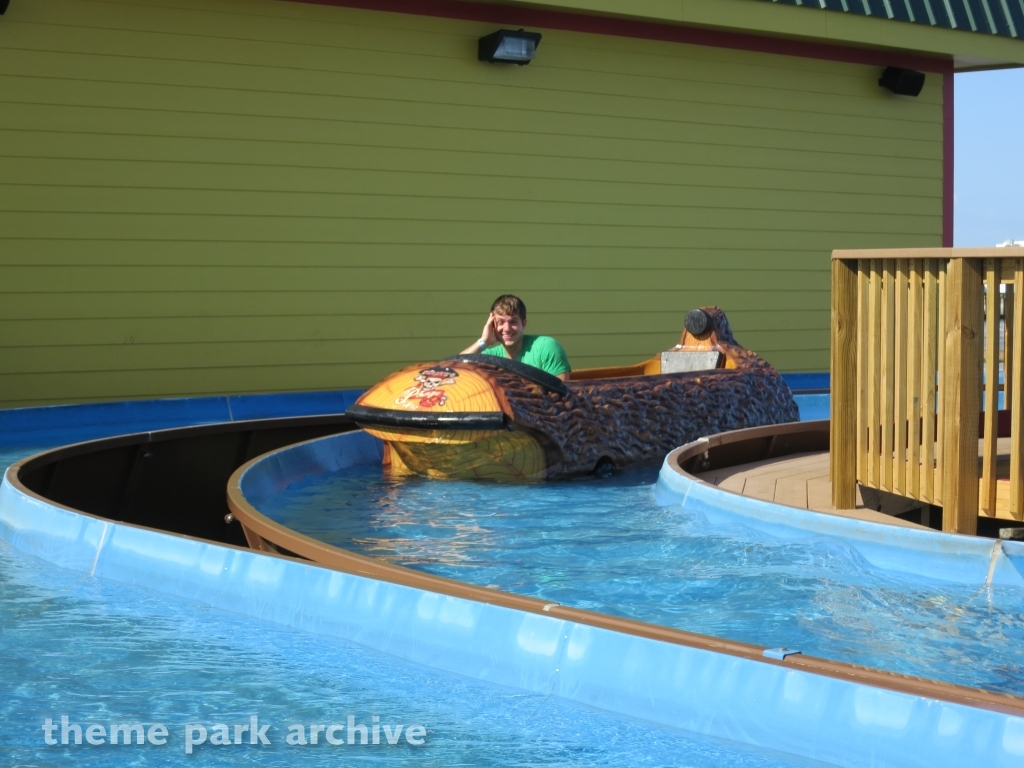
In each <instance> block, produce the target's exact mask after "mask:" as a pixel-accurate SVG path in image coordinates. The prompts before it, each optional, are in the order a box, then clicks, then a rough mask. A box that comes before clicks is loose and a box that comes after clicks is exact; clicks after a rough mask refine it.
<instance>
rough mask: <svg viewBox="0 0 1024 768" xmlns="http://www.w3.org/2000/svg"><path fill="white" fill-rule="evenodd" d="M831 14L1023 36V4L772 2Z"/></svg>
mask: <svg viewBox="0 0 1024 768" xmlns="http://www.w3.org/2000/svg"><path fill="white" fill-rule="evenodd" d="M771 2H773V3H781V4H783V5H800V6H805V7H807V8H822V9H825V10H829V11H843V12H845V13H855V14H857V15H858V16H877V17H879V18H883V19H895V20H896V21H909V22H911V23H913V24H927V25H928V26H931V27H945V28H947V29H961V30H965V31H967V32H981V33H983V34H987V35H1000V36H1002V37H1015V38H1021V37H1022V36H1024V0H771Z"/></svg>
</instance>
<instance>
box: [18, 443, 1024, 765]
mask: <svg viewBox="0 0 1024 768" xmlns="http://www.w3.org/2000/svg"><path fill="white" fill-rule="evenodd" d="M697 448H698V449H700V450H704V447H703V446H701V445H698V446H697ZM684 451H685V449H684ZM677 454H678V452H677ZM677 454H673V456H670V458H669V461H668V462H666V465H665V468H663V471H662V476H663V480H664V481H665V482H664V483H663V485H664V488H663V490H664V492H665V493H669V494H671V493H681V494H682V495H683V498H684V503H698V502H699V503H706V504H713V503H714V500H713V499H711V497H709V496H707V497H706V496H704V494H705V493H707V488H706V487H705V488H699V487H697V486H694V485H692V484H689V485H688V484H687V483H688V482H691V481H692V479H691V481H688V480H687V478H686V477H685V476H684V475H682V474H681V470H680V472H679V473H678V474H679V479H673V478H671V476H670V478H669V479H667V480H666V479H665V475H666V472H676V468H677V467H678V465H679V459H680V455H677ZM363 461H379V448H378V446H377V445H376V443H375V441H373V440H372V439H370V438H368V437H367V436H366V435H364V434H362V433H358V432H355V433H348V434H344V435H338V436H332V437H328V438H322V439H319V440H314V441H310V442H307V443H303V444H299V445H297V446H292V447H289V448H286V449H282V450H279V451H275V452H273V453H271V454H268V455H267V456H265V457H263V458H261V459H257V460H254V461H253V462H250V463H249V464H248V465H247V466H245V467H243V468H242V469H240V470H239V472H237V473H236V475H235V476H234V478H233V481H232V487H231V492H232V494H233V495H234V496H235V502H236V503H244V504H248V505H249V506H250V507H251V508H252V512H251V513H250V514H251V515H252V516H253V517H252V519H253V520H256V519H257V517H256V516H258V515H259V513H258V512H256V511H255V507H252V505H251V504H249V502H250V501H256V502H257V504H258V501H259V499H260V498H261V497H262V496H263V495H265V494H266V493H269V492H271V491H272V490H273V489H275V488H278V487H283V486H286V485H287V484H289V483H291V482H294V481H296V480H298V479H301V477H303V476H305V475H306V474H307V473H309V472H311V471H312V472H320V471H332V470H333V469H337V468H339V467H341V466H344V465H345V464H346V463H348V464H355V463H359V462H363ZM17 471H18V465H15V466H14V467H12V468H11V469H10V470H9V471H8V473H7V475H6V476H5V478H4V481H3V484H2V486H0V538H2V539H3V540H5V541H6V542H8V543H9V544H11V545H12V546H14V547H16V548H17V549H19V550H21V551H23V552H26V553H29V554H32V555H35V556H38V557H41V558H43V559H45V560H48V561H50V562H53V563H56V564H58V565H60V566H61V567H64V568H70V569H73V570H77V571H79V572H82V573H86V574H90V575H94V576H96V577H99V578H109V579H113V580H117V581H121V582H126V583H131V584H138V585H141V586H145V587H147V588H149V589H156V590H159V591H162V592H165V593H168V594H173V595H176V596H179V597H183V598H186V599H189V600H193V601H196V602H198V603H201V604H205V605H209V606H212V607H216V608H220V609H224V610H229V611H232V612H235V613H241V614H244V615H249V616H253V617H256V618H260V619H262V620H269V621H274V622H276V623H279V624H282V625H286V626H290V627H295V628H299V629H305V630H311V631H315V632H318V633H322V634H328V635H333V636H337V637H341V638H346V639H350V640H353V641H355V642H358V643H360V644H362V645H365V646H368V647H371V648H376V649H380V650H383V651H386V652H387V653H390V654H393V655H395V656H398V657H401V658H403V659H407V660H410V661H414V662H418V663H421V664H425V665H427V666H430V667H434V668H438V669H443V670H447V671H450V672H454V673H457V674H462V675H467V676H471V677H474V678H478V679H482V680H487V681H490V682H494V683H498V684H500V685H506V686H510V687H513V688H519V689H522V690H524V691H529V692H533V693H541V694H544V695H551V696H559V697H562V698H564V699H567V700H571V701H575V702H579V703H582V704H584V705H587V706H591V707H596V708H599V709H603V710H607V711H611V712H614V713H618V714H621V715H626V716H629V717H634V718H638V719H641V720H645V721H649V722H654V723H658V724H662V725H667V726H671V727H675V728H682V729H685V730H688V731H692V732H695V733H699V734H705V735H708V736H712V737H716V738H725V739H729V740H732V741H736V742H739V743H742V744H748V745H751V746H754V747H759V748H766V749H771V750H778V751H780V752H785V753H790V754H793V755H797V756H800V757H805V758H810V759H815V760H820V761H824V762H826V763H829V764H833V765H842V766H846V765H850V766H853V765H862V764H864V763H866V762H867V763H870V764H873V765H892V766H922V767H923V766H941V765H964V764H986V765H991V766H1010V765H1017V764H1019V763H1020V761H1021V759H1022V757H1024V706H1022V703H1021V702H1020V700H1019V699H1014V698H1013V697H1008V696H1000V695H998V694H989V693H985V692H982V691H973V690H971V689H962V688H956V687H955V686H948V685H945V684H938V683H930V682H928V681H915V680H912V679H906V678H901V677H900V676H898V675H888V674H886V673H877V672H874V671H872V670H864V669H859V668H853V667H850V666H849V665H843V664H838V663H834V662H827V661H824V660H814V659H806V658H803V659H802V658H801V657H799V656H788V657H786V658H784V659H782V660H777V659H771V658H765V657H764V656H763V655H762V653H763V651H764V649H761V648H758V647H755V646H748V645H745V644H741V643H731V642H729V641H723V640H717V639H715V638H701V637H700V636H690V635H688V634H687V633H682V632H678V631H676V630H668V629H665V628H659V627H651V626H649V625H642V624H639V623H638V622H630V621H628V620H623V619H616V618H613V617H603V616H600V615H597V614H589V613H587V612H585V611H578V610H574V609H569V608H565V607H564V606H558V605H555V604H543V603H541V602H540V601H535V600H531V599H530V598H522V597H518V598H517V597H516V596H512V595H502V594H500V593H495V592H494V591H493V590H481V591H482V592H484V593H485V594H468V593H467V594H460V593H459V592H460V590H464V589H467V588H468V589H476V588H469V587H468V585H460V584H458V583H450V584H447V585H446V584H439V583H437V582H430V583H427V581H423V582H419V583H412V582H413V581H414V579H415V578H417V577H418V578H420V579H424V580H428V581H429V580H432V579H436V577H431V576H429V575H427V574H415V573H414V572H411V571H406V569H401V568H398V569H394V570H395V571H400V572H403V571H404V572H406V573H405V574H402V573H394V572H388V573H383V572H375V573H373V575H374V576H376V578H371V577H369V576H367V575H364V574H362V573H360V571H361V570H363V571H365V572H366V573H370V572H371V571H372V566H373V565H374V563H373V561H367V559H366V558H359V557H358V556H355V555H350V557H351V558H354V561H352V562H351V563H348V564H346V566H345V567H344V568H343V569H339V566H337V565H335V566H334V567H324V566H319V565H315V564H311V563H309V562H303V561H299V560H295V559H292V558H288V557H283V556H281V555H279V554H277V553H273V552H271V553H259V552H254V551H252V550H245V549H241V548H237V547H231V546H224V545H218V544H214V543H211V542H208V541H203V540H198V539H193V538H188V537H184V536H178V535H173V534H167V533H163V532H160V531H156V530H153V529H148V528H143V527H138V526H133V525H129V524H124V523H115V522H111V521H108V520H104V519H101V518H98V517H94V516H91V515H87V514H83V513H80V512H77V511H75V510H72V509H69V508H66V507H62V506H60V505H58V504H55V503H53V502H51V501H48V500H46V499H44V498H42V497H41V496H39V495H37V494H34V493H32V492H31V491H29V490H28V489H27V488H25V487H24V486H23V485H22V484H21V483H20V482H18V479H17ZM719 493H724V492H719ZM246 494H251V498H250V497H247V496H246ZM238 499H241V501H240V502H239V501H238ZM709 499H710V500H709ZM726 501H729V500H726ZM768 506H776V505H768ZM769 512H770V510H765V509H761V508H758V509H757V510H756V514H754V515H752V516H751V517H750V518H748V519H751V520H754V519H757V520H762V521H764V524H765V525H768V524H769V522H770V514H769ZM732 513H733V514H738V512H737V510H736V509H733V510H732ZM794 520H795V521H796V524H795V525H794V526H793V527H794V530H796V531H799V530H800V521H799V520H797V519H796V518H794V519H793V520H790V521H789V522H790V523H793V522H794ZM851 530H852V529H851ZM773 533H777V529H773ZM794 535H800V534H799V533H798V532H797V533H794ZM870 538H871V537H870V536H862V537H861V539H862V540H870ZM979 543H980V544H983V545H986V546H988V547H990V546H991V545H990V544H989V543H988V542H979ZM293 546H294V545H293ZM292 551H295V550H294V549H293V550H292ZM1003 551H1005V552H1007V553H1008V554H1007V555H1006V556H1007V560H1008V562H1009V563H1010V565H1013V561H1014V559H1015V558H1016V556H1017V555H1016V552H1015V550H1013V548H1011V547H1008V548H1007V549H1006V550H1003ZM299 554H302V553H299ZM958 557H966V558H967V559H970V560H972V561H973V560H975V559H976V557H974V556H971V555H970V553H966V552H962V553H960V554H958ZM364 561H366V562H364ZM389 568H393V567H391V566H389ZM346 571H349V572H346ZM993 573H994V574H995V573H998V574H999V575H998V578H1004V575H1005V577H1006V578H1009V577H1010V574H1009V572H1008V571H1006V570H1005V568H1004V567H1003V565H1002V564H999V565H997V567H996V568H995V570H994V572H993ZM405 575H409V580H410V583H403V578H404V576H405ZM438 581H440V582H444V581H446V580H438Z"/></svg>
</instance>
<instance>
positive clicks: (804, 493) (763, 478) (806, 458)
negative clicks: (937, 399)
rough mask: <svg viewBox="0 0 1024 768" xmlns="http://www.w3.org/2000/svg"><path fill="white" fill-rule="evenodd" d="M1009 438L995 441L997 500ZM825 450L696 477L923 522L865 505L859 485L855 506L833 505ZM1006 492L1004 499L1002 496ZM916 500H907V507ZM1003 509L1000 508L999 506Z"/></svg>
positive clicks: (773, 497)
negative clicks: (997, 480) (997, 479)
mask: <svg viewBox="0 0 1024 768" xmlns="http://www.w3.org/2000/svg"><path fill="white" fill-rule="evenodd" d="M983 450H984V444H983V441H982V440H979V441H978V457H979V458H978V471H979V474H980V472H981V456H982V454H983ZM1009 454H1010V438H1007V437H1001V438H999V440H998V443H997V460H996V462H995V464H996V476H997V477H998V478H999V481H1000V482H999V490H1000V497H999V498H1000V500H1001V501H1005V502H1006V504H1008V503H1009V495H1008V493H1004V492H1003V490H1002V489H1003V488H1005V487H1008V486H1009V474H1010V461H1009V459H1010V455H1009ZM828 462H829V456H828V451H815V452H812V453H796V454H793V455H790V456H783V457H780V458H777V459H766V460H764V461H755V462H751V463H750V464H739V465H737V466H734V467H724V468H722V469H715V470H711V471H709V472H703V473H701V474H699V475H697V477H699V478H700V479H701V480H703V481H704V482H706V483H711V484H712V485H717V486H718V487H719V488H722V489H724V490H727V491H732V492H733V493H738V494H740V495H742V496H749V497H751V498H754V499H762V500H763V501H773V502H775V503H776V504H785V505H786V506H787V507H796V508H797V509H810V510H813V511H815V512H827V513H829V514H833V515H842V516H844V517H855V518H858V519H860V520H871V521H873V522H879V523H889V524H891V525H902V526H910V527H913V528H919V527H922V526H919V525H917V523H911V522H908V521H906V520H901V519H900V518H898V517H894V516H893V515H892V514H886V513H885V512H876V511H875V510H874V509H870V508H868V507H866V506H865V504H864V499H863V498H862V497H861V489H860V488H858V489H857V507H856V508H855V509H836V508H835V507H833V506H832V483H831V482H830V481H829V463H828ZM1004 496H1005V499H1004ZM914 503H915V502H912V501H911V500H909V499H908V500H907V505H908V508H909V507H910V506H913V505H914ZM1000 513H1002V509H1000ZM995 517H998V518H1003V519H1012V517H1010V515H1009V514H1007V513H1002V514H997V515H995Z"/></svg>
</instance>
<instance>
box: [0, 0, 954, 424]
mask: <svg viewBox="0 0 1024 768" xmlns="http://www.w3.org/2000/svg"><path fill="white" fill-rule="evenodd" d="M490 31H493V25H484V24H479V23H476V22H469V21H457V20H449V19H439V18H430V17H420V16H411V15H400V14H388V13H380V12H372V11H362V10H355V9H345V8H332V7H326V6H318V5H313V4H299V3H288V2H272V1H270V0H251V1H247V0H202V1H200V0H159V1H157V0H152V1H150V2H146V1H144V0H139V1H137V2H95V1H94V0H32V2H15V3H12V4H11V7H10V10H9V11H8V13H7V15H6V16H4V17H2V18H0V102H2V103H0V407H12V406H21V405H29V404H39V403H56V402H72V401H84V400H96V399H123V398H148V397H165V396H181V395H203V394H213V393H225V392H257V391H282V390H302V389H327V388H345V387H360V386H365V385H369V384H371V383H373V382H374V381H376V380H377V379H379V378H381V377H382V376H384V375H385V374H386V373H388V372H389V371H391V370H393V369H395V368H396V367H398V366H401V365H404V364H407V363H409V362H411V361H414V360H418V359H419V360H424V359H436V358H438V357H442V356H446V355H449V354H452V353H454V352H457V351H458V350H460V349H461V348H463V347H464V346H466V345H467V344H468V343H469V342H470V341H472V340H473V339H475V338H476V336H477V335H478V333H479V330H480V326H481V324H482V322H483V319H484V315H485V313H486V309H487V307H488V306H489V304H490V301H491V300H492V299H493V298H494V297H495V296H496V295H497V294H499V293H504V292H514V293H518V294H520V295H521V296H522V297H523V298H524V299H525V300H526V303H527V305H528V307H529V309H530V316H529V321H530V323H529V324H530V330H531V331H533V332H544V333H549V334H552V335H555V336H557V337H558V338H559V340H560V341H561V342H562V343H563V345H564V346H565V348H566V350H567V351H568V353H569V355H570V358H571V361H572V363H573V365H574V367H588V366H597V365H617V364H625V363H631V362H635V361H637V360H640V359H643V358H646V357H649V356H650V355H651V354H652V353H654V352H655V351H657V350H659V349H663V348H666V347H669V346H671V345H672V344H674V343H675V342H676V340H677V338H678V336H679V332H680V329H681V327H682V320H683V316H684V315H685V313H686V311H687V310H689V309H691V308H692V307H694V306H698V305H703V304H717V305H719V306H721V307H723V308H724V309H725V310H726V312H727V313H728V314H729V317H730V319H731V320H732V323H733V326H734V329H735V331H736V335H737V337H738V339H739V340H740V342H741V343H743V344H745V345H747V346H750V347H752V348H754V349H756V350H758V351H759V352H761V353H763V354H764V355H765V356H766V357H767V358H768V359H769V360H771V361H772V362H773V363H774V364H775V365H777V366H778V367H779V368H780V369H782V370H826V369H827V368H828V363H829V358H828V344H829V275H830V262H829V254H830V252H831V251H832V250H833V249H835V248H877V247H913V246H937V245H941V238H942V82H941V79H942V78H941V77H940V76H939V75H931V74H930V75H928V80H927V83H926V85H925V89H924V91H923V93H922V94H921V96H920V97H919V98H917V99H908V98H900V97H895V96H893V95H892V94H890V93H888V92H887V91H885V90H884V89H882V88H880V87H879V86H878V84H877V79H878V75H879V72H878V70H877V68H875V67H868V66H864V65H858V64H847V63H841V62H831V61H817V60H811V59H803V58H796V57H786V56H778V55H770V54H763V53H754V52H744V51H734V50H724V49H716V48H710V47H701V46H692V45H681V44H673V43H661V42H656V41H647V40H635V39H630V38H617V37H608V36H599V35H590V34H583V33H575V32H565V31H555V30H544V29H540V30H538V31H540V32H542V33H543V34H544V39H543V42H542V44H541V46H540V48H539V50H538V56H537V59H536V61H534V62H533V63H532V64H530V65H529V66H527V67H516V66H499V65H488V64H482V63H480V62H477V61H476V55H475V50H476V39H477V38H478V37H479V36H481V35H483V34H486V33H488V32H490Z"/></svg>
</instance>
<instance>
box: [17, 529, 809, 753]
mask: <svg viewBox="0 0 1024 768" xmlns="http://www.w3.org/2000/svg"><path fill="white" fill-rule="evenodd" d="M0 596H2V598H0V627H2V628H3V631H2V632H0V658H2V659H3V674H0V723H3V728H2V730H0V765H4V766H15V765H17V766H52V765H72V764H73V765H76V766H79V765H81V766H104V767H106V766H123V765H147V766H148V765H180V764H182V763H183V761H184V760H186V759H189V758H187V757H186V755H185V738H184V729H185V725H186V724H188V723H203V724H205V725H206V727H207V728H208V729H212V726H213V725H214V724H215V723H224V724H227V725H228V726H229V728H230V729H231V731H230V733H232V735H233V726H234V725H235V724H246V723H249V718H250V717H251V716H254V715H255V716H257V717H258V719H259V720H258V723H259V725H265V724H267V723H269V724H271V728H270V729H269V730H268V731H266V732H265V737H266V738H267V740H268V741H269V742H270V743H269V745H262V744H257V745H255V746H252V745H249V744H248V743H247V742H246V743H243V744H242V745H230V746H211V745H210V744H203V745H199V746H196V747H194V753H193V755H192V756H191V759H194V760H195V761H196V763H195V764H197V765H204V766H221V765H241V764H253V763H255V764H258V765H269V766H277V765H280V766H284V765H289V766H291V765H300V764H301V765H308V766H338V765H374V766H378V765H386V766H414V765H415V766H443V767H444V768H450V767H451V766H490V765H494V766H503V767H506V768H509V767H511V766H526V765H530V766H543V765H552V766H555V765H557V766H615V767H618V766H621V767H622V768H632V767H633V766H662V765H664V766H670V765H671V766H693V767H694V768H713V767H714V768H718V767H721V768H726V767H728V768H782V767H783V766H797V765H809V763H804V762H799V761H795V762H794V761H793V760H792V759H787V758H785V757H783V756H780V755H774V754H770V753H765V752H754V751H750V750H747V749H745V748H742V747H739V746H737V745H732V744H729V743H723V742H716V741H712V740H709V739H706V738H698V737H694V736H692V735H688V734H686V733H684V732H679V731H672V730H669V729H665V728H659V727H654V726H651V725H649V724H644V723H641V722H636V721H629V720H624V719H617V718H614V717H612V716H609V715H607V714H604V713H601V712H596V711H592V710H588V709H585V708H582V707H578V706H574V705H571V704H568V703H566V702H562V701H560V700H558V699H552V698H547V697H545V696H541V695H534V694H528V693H523V692H521V691H516V690H512V689H506V688H502V687H499V686H494V685H489V684H486V683H483V682H479V681H476V680H472V679H468V678H462V677H458V676H455V675H451V674H445V673H439V672H436V671H433V670H430V669H427V668H424V667H420V666H417V665H413V664H410V663H407V662H402V661H399V660H396V659H394V658H392V657H389V656H387V655H386V654H383V653H379V652H376V651H371V650H367V649H365V648H361V647H359V646H357V645H355V644H353V643H349V642H345V641H340V640H337V639H334V638H330V637H325V636H318V635H314V634H310V633H305V632H301V631H293V630H289V629H285V628H281V627H278V626H275V625H271V624H265V623H261V622H259V621H256V620H254V619H250V618H243V617H236V616H233V615H231V614H227V613H224V612H220V611H217V610H214V609H210V608H207V607H204V606H201V605H197V604H193V603H190V602H187V601H183V600H178V599H174V598H170V597H167V596H166V595H162V594H159V593H157V592H149V591H146V590H143V589H139V588H135V587H130V586H125V585H121V584H117V583H113V582H109V581H104V580H100V579H95V578H90V577H83V576H82V575H81V574H80V573H76V572H71V571H65V570H62V569H60V568H57V567H54V566H52V565H50V564H47V563H43V562H41V561H38V560H36V559H35V558H31V557H29V556H26V555H23V554H21V553H18V552H17V551H15V550H12V549H11V548H10V547H9V546H8V545H6V544H4V543H2V542H0ZM62 715H67V716H68V718H69V722H71V723H77V724H79V725H81V726H85V725H89V724H101V725H103V726H105V727H109V725H110V724H111V723H127V724H134V723H140V724H143V725H144V726H145V728H146V729H147V730H148V729H149V728H150V727H151V726H153V725H154V724H163V725H165V726H166V727H167V730H168V739H167V743H166V744H165V745H162V746H159V745H155V744H144V745H141V746H139V745H136V744H135V743H133V744H131V745H130V746H125V745H123V744H119V745H117V746H113V745H110V744H107V745H103V746H90V745H88V744H86V743H84V742H83V744H81V745H79V746H76V745H74V744H73V743H69V744H68V745H67V746H63V745H61V744H56V745H53V746H46V745H45V744H44V733H43V729H42V726H43V723H44V721H45V719H46V718H47V717H49V718H51V719H52V720H53V721H54V722H55V723H60V718H61V716H62ZM349 715H352V716H354V717H355V723H357V724H358V723H364V724H370V723H372V719H371V718H372V717H373V716H378V717H379V718H380V722H381V723H383V724H388V725H389V727H390V728H392V729H394V728H395V727H396V726H397V725H398V724H403V725H404V726H409V725H412V724H419V725H422V726H424V728H425V729H426V735H425V737H424V738H425V743H424V744H423V745H421V746H412V745H410V744H409V743H407V741H406V740H405V738H404V737H400V741H399V744H397V745H395V746H391V745H388V744H386V738H385V736H384V735H382V736H381V738H380V741H381V745H378V746H374V745H372V744H370V745H366V746H361V745H360V744H359V743H358V736H356V738H355V740H356V742H357V743H355V744H353V745H351V746H350V745H348V744H344V745H340V746H334V745H330V744H326V743H324V742H323V740H324V735H323V734H321V735H320V737H319V738H320V742H321V743H320V744H318V745H316V746H313V745H311V744H306V745H304V746H303V745H288V744H286V743H285V737H286V735H287V733H288V726H290V725H291V724H293V723H299V724H304V725H307V726H308V724H314V723H315V724H324V725H330V724H332V723H340V724H342V725H347V722H348V716H349ZM83 730H84V728H83ZM336 735H340V736H341V738H343V739H344V738H346V736H347V732H346V731H344V730H343V731H341V732H340V734H336ZM60 736H61V734H60V731H59V730H58V731H56V732H55V733H54V734H53V738H55V739H57V740H59V739H60ZM307 738H308V737H307ZM69 741H73V739H69Z"/></svg>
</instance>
